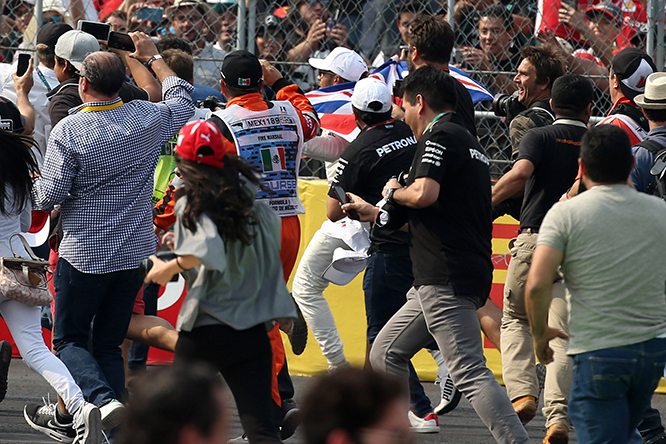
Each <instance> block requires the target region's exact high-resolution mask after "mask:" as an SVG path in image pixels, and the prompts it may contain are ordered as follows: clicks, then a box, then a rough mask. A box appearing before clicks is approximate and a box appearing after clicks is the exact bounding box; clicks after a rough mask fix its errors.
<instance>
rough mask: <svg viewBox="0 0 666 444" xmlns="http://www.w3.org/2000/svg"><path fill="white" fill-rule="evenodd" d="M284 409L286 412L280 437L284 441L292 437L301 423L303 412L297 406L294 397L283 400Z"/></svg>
mask: <svg viewBox="0 0 666 444" xmlns="http://www.w3.org/2000/svg"><path fill="white" fill-rule="evenodd" d="M282 411H283V412H284V417H283V419H282V427H281V428H280V438H281V439H282V440H283V441H284V440H285V439H289V438H291V436H292V435H293V434H294V432H295V431H296V429H297V428H298V426H299V425H301V421H302V420H303V413H302V412H301V410H300V409H299V408H298V407H297V406H296V403H295V402H294V400H293V399H284V400H282Z"/></svg>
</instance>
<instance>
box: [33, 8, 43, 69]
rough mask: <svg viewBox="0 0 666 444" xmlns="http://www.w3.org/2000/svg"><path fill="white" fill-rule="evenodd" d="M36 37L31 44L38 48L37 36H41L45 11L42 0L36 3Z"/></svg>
mask: <svg viewBox="0 0 666 444" xmlns="http://www.w3.org/2000/svg"><path fill="white" fill-rule="evenodd" d="M34 14H35V35H34V37H33V41H32V42H30V43H31V44H32V47H33V48H34V47H36V46H37V35H38V34H39V30H40V29H41V28H42V21H43V17H44V15H43V11H42V0H36V1H35V13H34ZM36 56H37V53H35V57H36Z"/></svg>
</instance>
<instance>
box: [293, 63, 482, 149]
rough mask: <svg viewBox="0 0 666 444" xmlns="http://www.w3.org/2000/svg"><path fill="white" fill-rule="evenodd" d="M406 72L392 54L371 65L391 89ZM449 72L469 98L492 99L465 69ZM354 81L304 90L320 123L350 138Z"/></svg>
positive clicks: (352, 133) (353, 131) (353, 126)
mask: <svg viewBox="0 0 666 444" xmlns="http://www.w3.org/2000/svg"><path fill="white" fill-rule="evenodd" d="M408 73H409V71H408V69H407V64H406V63H405V62H399V61H398V57H397V56H393V57H392V58H390V59H388V60H387V61H386V62H384V64H383V65H382V66H380V67H379V68H377V69H375V70H374V71H373V73H372V74H371V77H375V78H378V79H380V80H382V81H384V82H386V84H387V85H388V86H389V88H390V89H391V90H393V85H394V84H395V82H396V80H402V79H403V78H405V77H406V76H407V74H408ZM449 74H451V76H452V77H453V78H455V79H456V80H458V81H459V82H460V83H462V84H463V85H464V86H465V88H467V91H469V94H470V96H472V102H474V103H477V102H482V101H485V100H493V98H494V97H493V94H492V93H491V92H490V91H488V89H487V88H486V87H485V86H483V85H482V84H481V83H479V82H477V81H476V80H474V79H472V78H471V77H470V76H469V75H467V73H466V72H464V71H462V70H460V69H458V68H455V67H453V66H449ZM355 84H356V82H349V83H341V84H339V85H333V86H327V87H326V88H321V89H318V90H315V91H312V92H309V93H307V94H306V96H307V97H308V99H309V100H310V102H311V103H312V106H314V109H315V111H317V114H319V118H320V121H321V127H322V128H324V129H326V130H329V131H331V132H333V133H336V134H338V135H339V136H341V137H344V138H345V139H347V140H349V141H350V142H351V141H352V140H354V139H355V138H356V135H357V134H358V133H359V132H360V131H359V129H358V128H357V127H356V122H355V121H354V115H353V113H352V108H351V96H352V93H353V92H354V85H355Z"/></svg>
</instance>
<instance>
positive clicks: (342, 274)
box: [321, 248, 369, 285]
mask: <svg viewBox="0 0 666 444" xmlns="http://www.w3.org/2000/svg"><path fill="white" fill-rule="evenodd" d="M368 257H369V256H368V255H367V254H365V253H360V252H358V251H354V250H346V249H344V248H336V249H335V250H334V251H333V262H331V265H329V266H328V267H327V268H326V270H324V273H323V274H322V275H321V277H323V278H324V279H326V280H328V281H330V282H332V283H334V284H335V285H347V284H348V283H350V282H351V281H353V280H354V278H355V277H356V275H358V274H359V273H360V272H361V271H363V270H364V269H365V266H366V265H367V263H368Z"/></svg>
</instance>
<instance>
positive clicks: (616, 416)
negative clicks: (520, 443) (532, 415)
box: [569, 339, 666, 444]
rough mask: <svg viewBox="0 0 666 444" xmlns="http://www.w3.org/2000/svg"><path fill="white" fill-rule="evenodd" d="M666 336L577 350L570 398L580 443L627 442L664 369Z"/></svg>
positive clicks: (570, 409) (570, 411) (573, 419)
mask: <svg viewBox="0 0 666 444" xmlns="http://www.w3.org/2000/svg"><path fill="white" fill-rule="evenodd" d="M665 362H666V339H651V340H649V341H645V342H640V343H638V344H632V345H628V346H623V347H614V348H608V349H602V350H596V351H592V352H588V353H581V354H578V355H574V381H573V387H572V389H571V400H570V401H569V414H570V416H571V422H572V423H573V425H574V427H575V428H576V435H577V436H578V442H580V443H593V442H603V443H618V444H619V443H626V442H627V441H629V439H630V437H631V436H632V435H633V434H634V433H635V430H636V426H638V423H639V422H640V421H641V419H642V418H643V414H644V413H645V410H646V409H647V408H648V407H649V406H650V400H651V399H652V394H653V393H654V390H655V389H656V388H657V384H658V383H659V378H661V376H662V374H663V373H664V363H665Z"/></svg>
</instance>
